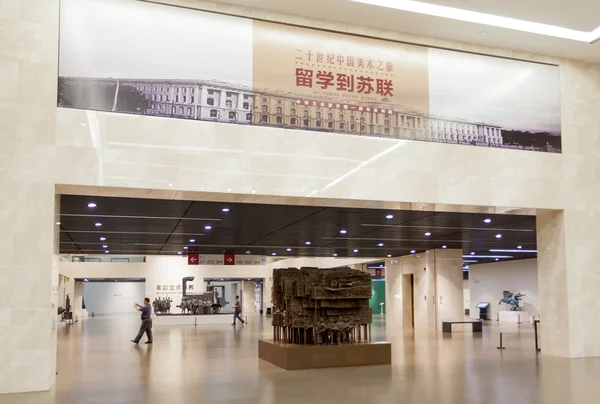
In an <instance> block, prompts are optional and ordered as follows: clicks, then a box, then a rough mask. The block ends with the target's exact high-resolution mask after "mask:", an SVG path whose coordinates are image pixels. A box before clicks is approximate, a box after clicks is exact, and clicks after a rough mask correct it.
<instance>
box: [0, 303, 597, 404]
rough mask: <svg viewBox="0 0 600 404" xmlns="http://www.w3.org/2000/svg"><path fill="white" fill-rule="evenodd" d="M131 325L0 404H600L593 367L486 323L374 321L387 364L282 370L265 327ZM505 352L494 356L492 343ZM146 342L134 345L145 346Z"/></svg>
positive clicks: (93, 324) (101, 333)
mask: <svg viewBox="0 0 600 404" xmlns="http://www.w3.org/2000/svg"><path fill="white" fill-rule="evenodd" d="M138 324H139V320H138V318H137V316H135V315H134V316H129V315H121V316H107V317H95V318H92V319H89V320H86V321H84V322H83V323H79V324H76V325H74V326H62V327H61V328H60V329H59V359H58V372H59V373H58V376H57V384H56V387H55V388H54V389H53V390H52V391H51V392H48V393H36V394H18V395H0V404H7V403H10V404H34V403H35V404H54V403H59V404H92V403H94V404H96V403H98V404H100V403H102V404H119V403H127V404H138V403H147V404H192V403H207V404H208V403H215V404H216V403H219V404H238V403H239V404H242V403H243V404H254V403H264V404H288V403H289V404H296V403H298V404H320V403H327V404H337V403H348V404H351V403H361V404H371V403H378V404H384V403H386V404H387V403H390V404H391V403H402V404H413V403H415V404H416V403H418V404H429V403H431V404H438V403H439V404H442V403H443V404H454V403H456V404H459V403H460V404H471V403H472V404H482V403H484V404H487V403H498V404H507V403H509V404H520V403H523V404H525V403H526V404H535V403H544V404H555V403H556V404H571V403H572V404H588V403H590V404H591V403H594V404H596V403H599V402H600V381H598V380H599V379H600V358H598V359H595V358H594V359H579V360H566V359H557V358H546V357H538V356H537V355H536V353H535V349H534V339H533V338H534V337H533V329H532V327H531V326H530V325H526V324H523V325H521V326H518V325H513V324H501V325H499V324H498V323H496V322H490V323H489V324H488V325H486V327H485V328H484V333H483V335H474V334H472V333H471V332H470V331H468V330H467V331H463V330H462V329H461V328H460V327H459V328H458V329H456V332H455V333H453V334H452V335H451V336H445V335H442V334H441V333H428V332H419V331H417V332H412V331H411V332H402V331H401V330H398V329H391V328H387V329H386V328H385V327H384V326H383V321H382V320H381V319H378V321H377V322H376V324H375V325H374V326H373V335H374V339H376V340H386V339H387V340H390V341H391V342H392V343H393V348H392V355H393V365H392V366H375V367H359V368H340V369H319V370H302V371H285V370H282V369H279V368H277V367H275V366H273V365H270V364H268V363H264V362H261V361H259V360H258V359H257V340H258V339H259V338H261V337H268V336H269V335H270V334H271V331H270V326H269V325H268V323H266V322H262V321H261V320H260V319H253V320H251V323H250V324H249V325H246V326H240V325H238V326H237V327H235V328H234V327H232V326H229V325H214V326H163V327H154V328H155V329H154V331H155V344H154V345H153V346H146V345H143V344H140V346H135V345H133V344H132V343H131V342H129V340H130V339H131V338H132V337H133V336H134V335H135V333H136V331H137V327H138ZM500 331H502V332H503V333H504V345H505V346H506V350H504V351H499V350H497V349H496V346H497V345H498V333H499V332H500ZM144 340H145V338H144V339H143V340H142V341H144Z"/></svg>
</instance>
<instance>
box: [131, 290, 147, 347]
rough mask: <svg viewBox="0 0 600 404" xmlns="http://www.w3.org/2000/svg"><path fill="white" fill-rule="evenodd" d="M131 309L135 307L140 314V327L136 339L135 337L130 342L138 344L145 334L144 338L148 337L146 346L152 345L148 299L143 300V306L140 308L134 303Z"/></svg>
mask: <svg viewBox="0 0 600 404" xmlns="http://www.w3.org/2000/svg"><path fill="white" fill-rule="evenodd" d="M133 307H135V309H136V310H137V311H141V312H142V326H141V327H140V332H139V333H138V335H137V337H135V339H133V340H131V342H133V343H134V344H137V343H139V342H140V339H142V335H144V333H146V336H147V337H148V341H146V344H151V343H152V306H151V305H150V299H148V298H145V299H144V305H143V306H140V305H139V304H137V303H136V304H134V305H133Z"/></svg>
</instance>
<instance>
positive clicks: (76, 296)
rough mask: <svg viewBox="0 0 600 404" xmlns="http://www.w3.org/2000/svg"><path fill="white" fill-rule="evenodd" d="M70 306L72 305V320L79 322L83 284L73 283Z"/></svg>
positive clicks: (81, 310)
mask: <svg viewBox="0 0 600 404" xmlns="http://www.w3.org/2000/svg"><path fill="white" fill-rule="evenodd" d="M71 304H72V305H73V319H74V320H75V321H81V320H82V317H83V282H81V281H77V282H75V287H74V290H73V296H71Z"/></svg>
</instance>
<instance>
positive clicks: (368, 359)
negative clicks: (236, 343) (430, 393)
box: [258, 340, 392, 370]
mask: <svg viewBox="0 0 600 404" xmlns="http://www.w3.org/2000/svg"><path fill="white" fill-rule="evenodd" d="M258 357H259V359H262V360H264V361H267V362H269V363H272V364H273V365H276V366H279V367H280V368H283V369H286V370H298V369H317V368H336V367H347V366H370V365H391V364H392V344H391V343H389V342H368V343H361V344H353V345H291V344H283V343H280V342H274V341H272V340H259V341H258Z"/></svg>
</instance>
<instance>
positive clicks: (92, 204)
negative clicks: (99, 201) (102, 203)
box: [88, 202, 98, 208]
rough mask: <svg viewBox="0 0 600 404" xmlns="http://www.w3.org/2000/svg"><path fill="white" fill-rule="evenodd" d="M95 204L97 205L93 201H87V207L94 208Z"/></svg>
mask: <svg viewBox="0 0 600 404" xmlns="http://www.w3.org/2000/svg"><path fill="white" fill-rule="evenodd" d="M96 206H98V205H96V203H95V202H90V203H88V208H95V207H96Z"/></svg>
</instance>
